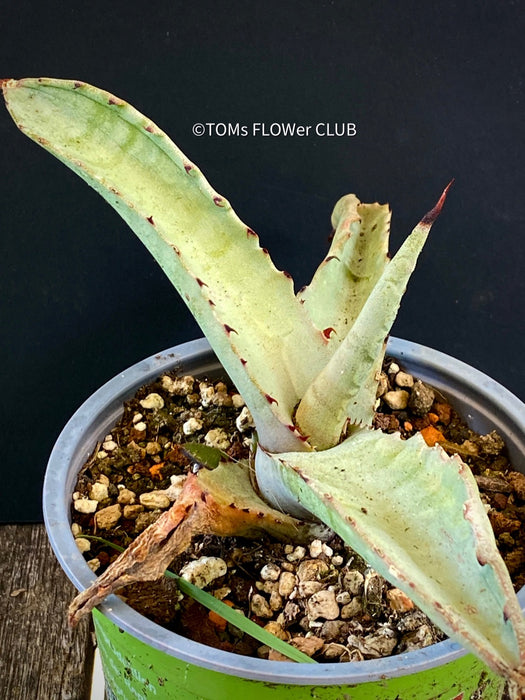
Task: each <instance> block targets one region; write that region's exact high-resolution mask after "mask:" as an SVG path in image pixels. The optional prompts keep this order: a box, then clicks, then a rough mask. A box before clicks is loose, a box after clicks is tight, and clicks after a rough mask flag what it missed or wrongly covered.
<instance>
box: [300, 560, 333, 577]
mask: <svg viewBox="0 0 525 700" xmlns="http://www.w3.org/2000/svg"><path fill="white" fill-rule="evenodd" d="M329 571H330V568H329V566H328V564H327V563H326V562H325V561H323V560H322V559H305V560H304V561H302V562H301V563H300V564H299V566H298V567H297V578H298V579H299V581H319V579H321V578H323V577H324V576H326V575H327V573H328V572H329Z"/></svg>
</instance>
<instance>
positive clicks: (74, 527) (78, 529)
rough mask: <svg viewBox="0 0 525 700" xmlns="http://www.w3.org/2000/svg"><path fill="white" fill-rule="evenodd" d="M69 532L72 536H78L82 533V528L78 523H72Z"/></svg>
mask: <svg viewBox="0 0 525 700" xmlns="http://www.w3.org/2000/svg"><path fill="white" fill-rule="evenodd" d="M71 532H72V534H73V537H78V536H79V535H81V534H82V528H81V527H80V525H79V524H78V523H73V524H72V525H71Z"/></svg>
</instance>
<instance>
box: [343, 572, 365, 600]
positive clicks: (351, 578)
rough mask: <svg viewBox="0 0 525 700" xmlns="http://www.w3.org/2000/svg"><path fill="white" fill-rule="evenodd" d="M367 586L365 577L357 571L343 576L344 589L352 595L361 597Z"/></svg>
mask: <svg viewBox="0 0 525 700" xmlns="http://www.w3.org/2000/svg"><path fill="white" fill-rule="evenodd" d="M364 585H365V577H364V576H363V574H362V573H361V572H360V571H357V569H350V570H349V571H346V572H345V574H344V576H343V588H344V589H345V591H348V592H349V593H351V594H352V595H359V594H360V593H361V591H362V590H363V587H364Z"/></svg>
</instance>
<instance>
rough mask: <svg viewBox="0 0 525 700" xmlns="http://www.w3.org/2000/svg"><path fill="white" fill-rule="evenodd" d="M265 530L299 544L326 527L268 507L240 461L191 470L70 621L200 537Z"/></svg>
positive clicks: (159, 569)
mask: <svg viewBox="0 0 525 700" xmlns="http://www.w3.org/2000/svg"><path fill="white" fill-rule="evenodd" d="M261 532H267V533H270V534H272V535H274V537H277V538H279V539H283V540H285V541H294V542H301V541H308V540H310V539H312V538H313V537H315V536H319V535H321V534H322V533H323V532H326V530H325V529H323V528H320V527H319V526H316V525H312V524H311V523H305V522H303V521H300V520H297V519H295V518H292V517H290V516H289V515H286V514H284V513H281V512H279V511H277V510H275V509H273V508H271V507H270V506H268V504H267V503H265V502H264V501H263V500H262V499H261V498H260V497H259V496H258V495H257V494H256V493H255V491H254V489H253V486H252V484H251V481H250V475H249V468H248V467H246V466H244V465H242V464H240V463H234V462H227V463H221V464H219V466H218V467H217V468H216V469H213V470H208V469H201V470H200V471H199V473H198V474H190V475H189V476H188V478H187V479H186V482H185V484H184V487H183V489H182V492H181V493H180V495H179V497H178V499H177V500H176V501H175V503H174V504H173V505H172V507H171V508H170V509H169V510H168V511H166V512H165V513H163V514H162V515H161V516H160V517H159V518H158V520H157V521H156V522H154V523H153V524H152V525H150V526H149V527H148V528H146V530H144V532H142V533H141V534H140V535H139V536H138V537H137V539H136V540H134V541H133V542H132V543H131V544H130V546H129V547H128V548H127V549H126V550H125V551H124V552H123V553H122V554H121V555H120V556H119V557H118V558H117V559H116V560H115V561H114V562H113V563H112V564H111V566H110V567H109V568H108V569H107V570H106V571H105V572H104V573H103V574H102V575H101V576H99V578H98V579H97V580H96V581H95V582H94V583H93V584H92V585H91V586H90V587H89V588H87V589H86V590H85V591H82V592H81V593H79V595H78V596H77V597H76V598H75V599H74V601H73V602H72V603H71V606H70V609H69V619H70V622H71V624H76V623H77V622H78V621H79V619H80V618H81V617H82V616H83V615H85V614H86V613H88V612H89V611H90V610H92V609H93V608H94V607H95V606H96V605H98V604H99V603H100V602H102V601H103V600H104V598H106V596H108V595H109V594H110V593H113V592H114V591H117V590H119V589H120V588H122V587H123V586H128V585H129V584H130V583H135V582H136V581H154V580H156V579H158V578H160V577H161V576H162V575H163V573H164V571H165V570H166V569H167V568H168V566H169V564H170V562H171V561H172V560H173V559H174V558H175V557H176V556H177V555H178V554H180V553H181V552H183V551H185V550H186V549H187V548H188V547H189V545H190V543H191V540H192V538H193V537H194V536H196V535H217V536H219V537H229V536H233V535H237V536H242V537H258V536H260V534H261Z"/></svg>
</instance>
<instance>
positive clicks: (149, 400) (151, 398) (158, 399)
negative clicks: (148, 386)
mask: <svg viewBox="0 0 525 700" xmlns="http://www.w3.org/2000/svg"><path fill="white" fill-rule="evenodd" d="M139 403H140V405H141V406H142V408H147V409H152V410H156V411H158V410H160V409H161V408H164V399H163V398H162V396H161V395H160V394H157V393H156V392H152V393H151V394H148V395H147V396H146V398H145V399H142V401H139Z"/></svg>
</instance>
